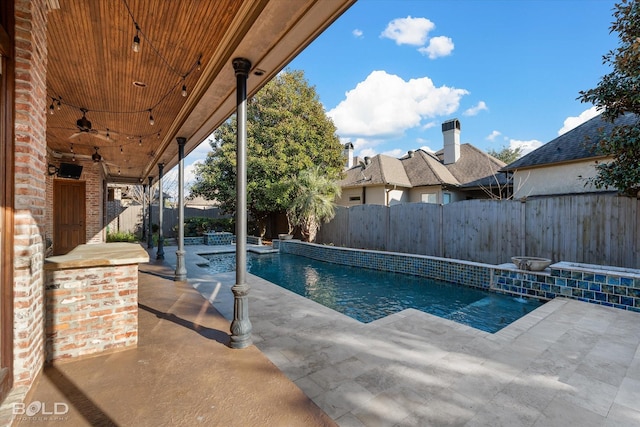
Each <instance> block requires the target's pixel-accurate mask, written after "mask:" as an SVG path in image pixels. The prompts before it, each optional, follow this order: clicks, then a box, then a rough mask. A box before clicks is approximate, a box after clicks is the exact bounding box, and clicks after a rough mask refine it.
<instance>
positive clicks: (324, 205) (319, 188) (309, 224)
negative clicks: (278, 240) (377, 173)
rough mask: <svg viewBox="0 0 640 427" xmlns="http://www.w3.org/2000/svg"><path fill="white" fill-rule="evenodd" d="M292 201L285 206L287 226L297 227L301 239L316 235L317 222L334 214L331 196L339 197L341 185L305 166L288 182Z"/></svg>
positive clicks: (326, 220)
mask: <svg viewBox="0 0 640 427" xmlns="http://www.w3.org/2000/svg"><path fill="white" fill-rule="evenodd" d="M290 184H291V186H292V189H293V191H292V194H293V198H292V203H291V207H290V208H289V209H287V219H288V220H289V225H290V228H291V227H292V226H300V229H301V231H302V236H303V238H304V240H305V241H307V242H312V241H314V240H315V238H316V234H317V232H318V229H319V228H320V224H321V223H323V222H328V221H329V220H331V219H332V218H333V217H334V216H335V203H334V201H335V199H336V197H338V196H340V193H341V188H340V186H339V185H338V183H337V182H336V181H334V180H331V179H330V178H328V177H327V176H326V174H325V173H324V172H323V171H322V170H321V169H320V167H318V166H315V167H312V168H309V169H305V170H303V171H302V172H300V174H299V175H298V176H297V177H296V178H294V179H292V180H291V181H290Z"/></svg>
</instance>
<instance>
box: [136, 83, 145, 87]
mask: <svg viewBox="0 0 640 427" xmlns="http://www.w3.org/2000/svg"><path fill="white" fill-rule="evenodd" d="M133 85H134V86H135V87H147V84H146V83H144V82H133Z"/></svg>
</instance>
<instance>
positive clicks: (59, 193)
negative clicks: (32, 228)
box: [53, 179, 87, 255]
mask: <svg viewBox="0 0 640 427" xmlns="http://www.w3.org/2000/svg"><path fill="white" fill-rule="evenodd" d="M53 213H54V215H53V218H54V219H53V254H54V255H64V254H66V253H68V252H69V251H70V250H71V249H73V248H75V247H76V246H78V245H81V244H83V243H86V234H87V233H86V227H85V182H84V181H75V180H67V179H56V180H54V181H53Z"/></svg>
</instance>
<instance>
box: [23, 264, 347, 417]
mask: <svg viewBox="0 0 640 427" xmlns="http://www.w3.org/2000/svg"><path fill="white" fill-rule="evenodd" d="M174 255H175V254H174ZM153 256H154V258H155V253H154V254H153ZM173 275H174V268H168V267H167V265H166V264H163V263H161V262H150V263H148V264H141V265H140V274H139V278H140V279H139V299H138V303H139V304H138V306H139V309H138V326H139V331H138V332H139V342H138V346H137V348H135V349H131V350H123V351H119V352H115V353H111V354H106V355H101V356H95V357H88V358H83V359H81V360H77V361H73V362H63V363H56V364H53V365H51V366H46V367H45V368H44V370H43V372H42V373H41V374H40V375H39V377H38V379H37V381H36V384H35V385H34V386H33V387H32V390H31V391H30V392H29V394H28V395H27V398H26V399H25V400H24V403H25V404H26V405H27V408H28V407H29V406H30V405H31V404H33V402H36V401H37V402H42V404H43V405H44V406H43V408H44V409H42V410H41V411H38V412H37V413H36V416H33V417H28V416H26V415H22V416H18V418H17V419H16V421H14V425H19V426H23V425H37V426H44V425H57V426H65V427H66V426H136V427H138V426H196V425H202V426H282V427H289V426H307V425H309V426H335V423H334V422H333V421H332V420H331V419H330V418H329V417H328V416H327V415H326V414H325V413H324V412H323V411H322V410H320V409H319V408H318V407H317V405H315V404H314V403H313V402H312V401H311V400H310V399H309V398H308V397H307V396H305V395H304V393H303V392H302V391H301V390H300V389H299V388H298V387H297V386H296V385H295V384H294V383H293V382H292V381H291V380H289V379H288V378H287V377H286V376H285V375H284V374H283V373H282V372H281V371H280V370H278V368H276V367H275V366H274V364H273V363H271V362H270V361H269V360H268V359H267V358H266V357H265V356H264V354H262V353H261V352H260V350H258V349H257V348H256V347H254V346H251V347H248V348H246V349H243V350H232V349H230V348H229V347H228V346H227V344H228V342H229V324H230V323H229V321H228V320H226V319H225V318H223V317H222V316H221V315H220V314H219V313H218V312H217V311H216V310H215V309H214V308H212V307H211V305H210V304H209V303H207V301H205V300H204V298H202V296H201V295H200V294H199V293H198V292H196V291H195V290H194V289H193V288H192V287H191V286H190V285H189V284H188V283H185V282H182V283H181V282H174V281H173ZM56 404H65V405H67V406H68V408H69V412H68V413H65V412H66V410H65V407H64V406H60V405H58V406H57V407H56V406H55V405H56ZM56 410H57V412H58V413H57V414H56V413H55V412H56ZM45 412H46V414H45Z"/></svg>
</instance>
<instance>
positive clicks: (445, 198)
mask: <svg viewBox="0 0 640 427" xmlns="http://www.w3.org/2000/svg"><path fill="white" fill-rule="evenodd" d="M448 203H451V193H442V204H443V205H446V204H448Z"/></svg>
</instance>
